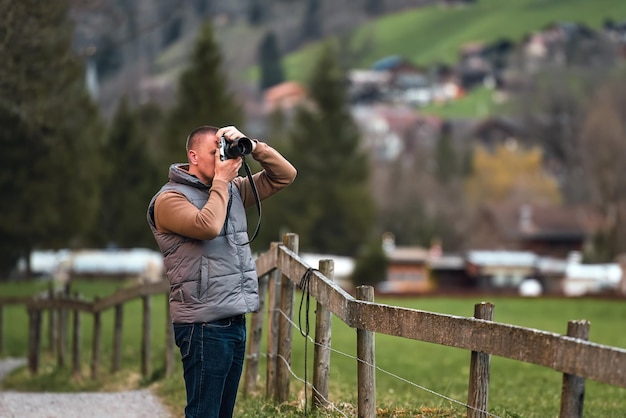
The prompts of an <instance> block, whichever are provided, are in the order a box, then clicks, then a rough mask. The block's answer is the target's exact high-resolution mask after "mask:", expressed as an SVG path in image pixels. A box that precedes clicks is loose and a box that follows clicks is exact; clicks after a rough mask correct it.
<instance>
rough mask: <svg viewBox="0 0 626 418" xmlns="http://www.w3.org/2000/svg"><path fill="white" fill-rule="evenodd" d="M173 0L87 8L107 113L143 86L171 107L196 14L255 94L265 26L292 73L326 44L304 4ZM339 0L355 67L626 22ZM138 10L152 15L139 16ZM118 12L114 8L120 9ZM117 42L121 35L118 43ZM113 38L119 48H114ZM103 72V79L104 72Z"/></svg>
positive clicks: (584, 8) (580, 8)
mask: <svg viewBox="0 0 626 418" xmlns="http://www.w3.org/2000/svg"><path fill="white" fill-rule="evenodd" d="M172 3H175V2H174V1H173V0H172V1H169V0H168V1H166V0H132V1H129V2H128V3H125V4H126V5H127V6H125V8H126V9H125V10H123V13H122V14H121V15H122V16H125V17H124V20H123V21H122V23H115V22H117V21H115V22H114V23H111V22H113V21H114V19H112V18H111V19H109V20H111V22H109V20H106V18H104V17H102V16H103V11H101V10H96V11H90V12H92V14H88V13H87V12H84V13H85V16H87V17H90V18H86V17H83V18H82V20H81V19H79V22H78V31H77V33H82V34H83V35H82V39H83V45H89V44H90V43H94V42H95V45H104V50H107V51H109V52H110V53H111V52H114V53H113V54H110V55H111V56H105V57H100V58H98V57H97V56H96V61H97V62H96V64H99V63H104V65H106V64H110V63H113V64H115V65H117V66H118V69H117V70H116V71H117V74H116V75H113V76H108V77H107V78H101V84H102V85H101V86H100V87H101V88H100V97H99V102H100V104H101V106H102V108H103V110H104V112H105V114H110V113H111V111H112V109H114V107H115V105H116V103H117V100H118V98H119V97H120V96H121V94H130V95H131V96H132V95H133V93H135V94H136V96H137V97H142V98H145V97H153V96H152V93H153V92H148V93H146V92H145V91H138V90H140V89H142V88H143V89H145V88H148V89H150V88H156V89H159V92H158V95H160V97H158V100H157V101H158V102H160V103H161V104H163V105H165V106H167V105H168V104H171V102H172V100H173V96H172V92H173V89H174V87H175V85H176V82H177V77H178V75H179V74H180V71H181V70H182V69H183V68H184V67H185V65H186V62H187V57H188V56H189V52H190V51H191V48H192V46H193V44H194V42H195V31H196V30H197V27H198V25H199V23H200V21H201V20H202V19H204V18H208V17H211V18H212V19H213V22H214V27H215V30H216V36H217V38H218V39H219V42H220V43H221V45H222V51H223V56H224V62H225V67H226V68H227V69H228V73H229V74H230V76H231V83H232V84H233V86H234V87H235V88H236V89H237V90H240V91H247V92H254V91H256V88H257V86H256V80H257V79H258V70H257V69H256V66H255V63H256V55H257V52H258V44H259V40H260V39H261V38H262V36H263V35H264V34H265V33H266V31H268V30H272V31H275V32H276V34H277V36H278V39H279V42H280V43H281V48H282V49H283V50H284V51H285V56H284V60H283V63H284V66H285V70H286V71H285V72H286V75H287V78H288V79H290V80H296V81H306V79H307V77H308V72H309V69H311V68H312V67H313V62H314V60H315V59H316V56H317V54H316V52H317V50H318V48H319V44H320V42H309V43H303V41H302V40H301V39H300V38H301V27H300V26H301V20H302V16H303V14H304V13H305V11H304V5H305V3H306V2H304V1H302V2H289V3H286V2H284V1H279V0H275V1H270V2H268V3H267V4H266V6H264V7H265V9H267V10H266V11H265V13H266V16H265V20H264V21H263V22H262V23H260V24H257V25H251V24H250V23H249V20H248V19H247V18H246V10H245V4H246V3H245V2H243V1H236V2H228V3H226V2H225V3H209V2H198V4H200V3H203V4H210V5H209V6H205V9H203V10H202V12H201V13H200V12H198V10H194V9H193V7H197V6H191V2H190V3H182V4H180V5H179V6H180V7H178V8H172V7H171V6H172ZM341 3H342V2H334V1H329V0H320V4H321V5H322V6H321V9H320V11H319V13H320V15H321V21H322V22H323V27H322V36H334V35H339V34H349V33H352V34H353V35H352V36H351V38H350V42H351V45H352V46H351V47H350V48H347V49H346V50H345V53H346V54H347V55H350V57H349V58H350V63H351V66H353V67H361V68H365V67H368V66H370V65H371V64H372V63H373V62H375V61H376V60H378V59H380V58H382V57H385V56H388V55H395V54H397V55H402V56H404V57H406V58H408V59H410V60H412V61H414V62H415V63H417V64H422V65H429V64H433V63H435V62H446V63H452V62H454V61H455V59H456V57H457V54H458V51H459V48H460V47H461V46H462V45H463V44H466V43H469V42H475V41H483V42H489V41H493V40H496V39H502V38H505V39H510V40H513V41H515V40H519V39H522V38H523V37H524V35H526V34H528V33H531V32H533V31H534V30H538V29H540V28H542V27H544V26H545V25H547V24H548V23H550V22H556V21H571V22H579V23H584V24H586V25H588V26H590V27H592V28H597V27H599V26H600V25H602V23H603V22H604V21H605V20H606V19H613V20H615V21H623V20H625V19H626V2H615V1H614V0H507V1H502V0H477V1H476V2H475V3H472V4H471V5H466V6H459V5H453V6H447V5H444V4H445V2H442V1H436V0H387V1H385V2H383V3H384V4H385V5H386V6H385V7H386V9H385V11H384V13H383V14H382V15H381V16H382V17H379V18H374V17H371V16H367V15H366V14H365V13H364V11H363V9H362V7H363V4H364V2H363V1H360V2H358V3H355V4H352V3H351V4H352V6H351V7H348V6H347V5H343V6H340V5H341ZM131 5H134V6H132V7H131ZM167 5H169V6H167ZM166 6H167V7H166ZM110 7H111V8H115V7H117V6H113V5H111V6H110ZM142 10H143V11H150V13H143V14H142V13H139V11H142ZM172 10H173V12H172ZM114 12H115V10H113V11H110V12H109V14H110V15H114V16H118V15H120V14H119V13H114ZM98 13H99V14H98ZM94 14H96V15H97V16H96V17H97V19H96V18H95V17H94ZM104 16H106V15H104ZM159 16H161V17H160V18H159ZM163 16H165V17H163ZM94 19H96V21H97V22H100V21H104V22H109V23H108V25H109V26H107V25H104V24H103V23H101V25H100V29H99V33H100V34H99V35H98V34H97V33H94V31H95V29H93V28H96V27H99V26H98V25H95V24H93V23H92V22H93V20H94ZM159 19H160V20H159ZM155 20H156V21H157V22H158V24H156V25H155V24H154V23H153V22H154V21H155ZM131 23H132V25H131ZM133 27H134V29H133ZM111 28H113V29H111ZM137 28H139V29H137ZM141 28H144V29H141ZM133 33H134V35H133ZM99 36H100V38H98V37H99ZM94 39H95V41H94ZM119 39H122V40H123V41H122V42H118V41H117V40H119ZM298 39H300V41H297V40H298ZM166 40H167V42H165V41H166ZM107 42H108V43H107ZM116 42H117V43H116ZM77 43H78V44H80V42H77ZM107 45H113V46H116V45H117V46H118V47H116V49H114V50H111V48H110V47H107ZM303 45H304V46H303ZM102 50H103V48H102V46H100V51H102ZM99 75H100V76H101V77H102V74H101V73H99ZM138 77H139V78H138ZM140 86H141V87H140ZM146 86H148V87H146ZM154 86H156V87H154Z"/></svg>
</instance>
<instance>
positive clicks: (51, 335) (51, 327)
mask: <svg viewBox="0 0 626 418" xmlns="http://www.w3.org/2000/svg"><path fill="white" fill-rule="evenodd" d="M54 297H55V296H54V288H53V287H52V285H51V286H50V287H49V288H48V298H49V299H54ZM55 313H56V310H55V309H48V352H50V354H52V355H54V353H55V350H56V345H57V324H56V319H57V318H56V315H55Z"/></svg>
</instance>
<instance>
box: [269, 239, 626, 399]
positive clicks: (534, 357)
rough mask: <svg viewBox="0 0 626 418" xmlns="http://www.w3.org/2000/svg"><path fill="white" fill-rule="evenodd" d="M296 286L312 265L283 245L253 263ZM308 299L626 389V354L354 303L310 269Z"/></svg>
mask: <svg viewBox="0 0 626 418" xmlns="http://www.w3.org/2000/svg"><path fill="white" fill-rule="evenodd" d="M274 268H278V269H279V270H280V271H281V273H282V274H283V275H284V276H286V277H288V278H289V280H291V281H292V282H294V283H298V282H299V281H300V279H301V278H302V277H303V276H304V275H305V274H306V273H307V270H309V269H310V266H309V265H308V264H307V263H306V262H305V261H304V260H302V259H301V258H300V257H299V256H298V255H297V254H296V253H294V252H292V251H290V250H289V249H288V248H286V247H285V246H284V245H278V246H276V247H275V250H274V251H269V252H266V253H264V254H262V255H261V256H260V257H259V258H258V260H257V269H258V272H259V275H263V274H267V273H270V272H271V271H272V270H273V269H274ZM309 291H310V294H311V296H313V297H315V298H316V300H317V301H318V302H319V303H321V304H322V305H324V306H326V307H327V308H328V309H329V310H330V311H331V312H332V313H333V314H334V315H335V316H337V317H338V318H340V319H341V320H342V321H343V322H345V323H346V324H347V325H349V326H350V327H353V328H359V329H363V330H367V331H372V332H378V333H382V334H388V335H394V336H398V337H403V338H409V339H413V340H418V341H424V342H429V343H434V344H440V345H445V346H449V347H456V348H461V349H465V350H471V351H477V352H483V353H488V354H492V355H497V356H500V357H504V358H508V359H513V360H519V361H523V362H526V363H532V364H536V365H540V366H545V367H548V368H551V369H553V370H556V371H559V372H563V373H568V374H573V375H577V376H580V377H585V378H589V379H592V380H595V381H598V382H602V383H608V384H610V385H615V386H620V387H623V388H626V350H624V349H620V348H616V347H611V346H606V345H602V344H596V343H593V342H589V341H585V340H582V339H579V338H573V337H568V336H564V335H559V334H555V333H550V332H546V331H540V330H535V329H530V328H524V327H518V326H514V325H509V324H502V323H498V322H492V321H486V320H481V319H476V318H466V317H459V316H453V315H444V314H438V313H432V312H426V311H420V310H416V309H410V308H402V307H396V306H389V305H383V304H378V303H373V302H366V301H361V300H357V299H355V298H354V297H352V296H351V295H350V294H349V293H347V292H346V291H344V290H343V289H342V288H341V287H339V286H338V285H336V284H335V283H333V282H330V281H328V280H327V279H326V278H325V277H324V276H323V275H322V274H321V273H320V272H318V271H313V273H312V277H311V282H310V285H309Z"/></svg>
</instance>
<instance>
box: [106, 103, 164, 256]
mask: <svg viewBox="0 0 626 418" xmlns="http://www.w3.org/2000/svg"><path fill="white" fill-rule="evenodd" d="M145 132H146V131H145V130H140V123H139V119H138V116H137V115H136V114H135V113H134V112H133V111H131V109H130V108H129V106H128V102H127V100H126V98H123V99H122V100H121V101H120V104H119V106H118V109H117V112H116V113H115V115H114V117H113V120H112V122H111V127H110V130H109V133H108V135H107V138H106V142H105V148H104V152H103V155H104V157H105V160H106V162H107V163H108V164H107V172H106V175H105V176H103V181H102V183H103V185H102V187H103V193H104V195H105V196H107V199H106V206H103V207H102V208H101V211H100V229H99V232H100V234H99V241H100V244H101V245H113V246H115V247H124V248H128V247H137V246H140V247H144V246H154V238H153V237H152V233H151V232H150V229H149V228H147V227H146V223H145V217H146V206H147V202H149V201H150V198H151V197H152V195H153V194H154V191H155V190H156V189H157V188H158V186H159V185H157V182H158V181H157V180H156V178H157V175H158V174H157V173H156V166H155V164H154V162H153V160H152V159H151V158H150V154H149V153H148V152H146V150H147V148H148V147H147V143H148V138H147V135H145V134H144V133H145Z"/></svg>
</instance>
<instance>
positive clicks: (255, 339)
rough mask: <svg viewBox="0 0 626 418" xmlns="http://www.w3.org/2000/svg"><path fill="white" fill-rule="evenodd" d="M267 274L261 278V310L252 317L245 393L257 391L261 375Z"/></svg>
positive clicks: (244, 386)
mask: <svg viewBox="0 0 626 418" xmlns="http://www.w3.org/2000/svg"><path fill="white" fill-rule="evenodd" d="M267 276H268V275H267V274H266V275H264V276H263V277H260V278H259V310H258V311H256V312H255V313H253V314H252V315H251V318H250V329H249V331H248V351H247V356H246V372H245V376H244V385H243V393H244V394H245V395H247V394H250V393H254V392H256V383H257V377H258V375H259V357H260V355H261V337H262V336H263V321H264V310H265V295H266V294H267V281H268V277H267Z"/></svg>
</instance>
